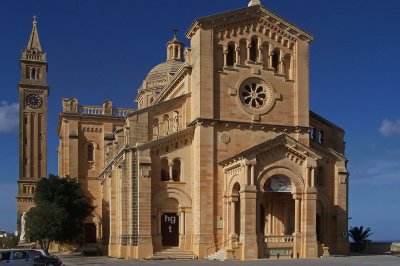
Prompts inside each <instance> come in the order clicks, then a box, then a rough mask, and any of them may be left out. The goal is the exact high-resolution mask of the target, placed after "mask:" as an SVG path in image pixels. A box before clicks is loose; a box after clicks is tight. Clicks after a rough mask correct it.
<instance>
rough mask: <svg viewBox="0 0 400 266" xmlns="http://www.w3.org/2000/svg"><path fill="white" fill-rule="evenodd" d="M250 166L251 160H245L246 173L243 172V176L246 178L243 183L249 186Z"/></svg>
mask: <svg viewBox="0 0 400 266" xmlns="http://www.w3.org/2000/svg"><path fill="white" fill-rule="evenodd" d="M249 166H250V162H249V161H247V160H245V162H244V173H243V178H244V182H243V184H245V185H246V186H248V185H249V183H250V182H249V181H250V180H249V179H250V177H249Z"/></svg>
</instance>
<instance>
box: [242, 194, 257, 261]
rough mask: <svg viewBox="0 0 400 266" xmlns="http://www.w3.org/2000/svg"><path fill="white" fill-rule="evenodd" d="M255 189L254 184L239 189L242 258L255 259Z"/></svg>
mask: <svg viewBox="0 0 400 266" xmlns="http://www.w3.org/2000/svg"><path fill="white" fill-rule="evenodd" d="M256 204H257V190H256V187H255V186H244V187H243V189H242V190H241V191H240V211H241V213H240V242H241V243H242V254H241V255H242V259H257V258H258V245H257V228H256V225H257V222H256V219H257V213H256V212H257V208H256Z"/></svg>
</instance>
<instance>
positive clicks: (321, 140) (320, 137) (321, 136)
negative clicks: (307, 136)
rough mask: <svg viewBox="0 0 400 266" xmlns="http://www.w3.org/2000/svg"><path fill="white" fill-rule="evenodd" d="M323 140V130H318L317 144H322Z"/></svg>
mask: <svg viewBox="0 0 400 266" xmlns="http://www.w3.org/2000/svg"><path fill="white" fill-rule="evenodd" d="M324 141H325V139H324V132H323V131H320V132H318V144H324Z"/></svg>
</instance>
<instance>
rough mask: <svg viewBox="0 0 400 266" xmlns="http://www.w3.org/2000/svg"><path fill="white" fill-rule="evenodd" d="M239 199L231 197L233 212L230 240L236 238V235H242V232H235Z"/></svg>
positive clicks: (231, 212)
mask: <svg viewBox="0 0 400 266" xmlns="http://www.w3.org/2000/svg"><path fill="white" fill-rule="evenodd" d="M238 200H239V199H238V197H234V196H232V197H231V202H230V207H231V211H230V214H231V215H230V229H231V231H230V236H229V237H230V238H233V237H235V236H237V234H236V233H240V232H236V231H235V210H236V203H237V202H238Z"/></svg>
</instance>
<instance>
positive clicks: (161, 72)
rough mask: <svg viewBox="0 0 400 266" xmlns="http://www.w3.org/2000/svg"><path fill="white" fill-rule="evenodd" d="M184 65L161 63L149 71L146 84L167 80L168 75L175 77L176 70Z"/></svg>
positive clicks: (178, 62) (174, 62)
mask: <svg viewBox="0 0 400 266" xmlns="http://www.w3.org/2000/svg"><path fill="white" fill-rule="evenodd" d="M183 64H184V62H182V61H178V60H169V61H167V62H164V63H161V64H159V65H157V66H155V67H154V68H153V69H152V70H150V72H149V74H148V75H147V77H146V81H147V82H148V83H151V82H155V81H163V80H165V81H166V80H167V77H168V75H175V73H176V72H177V71H178V69H179V68H180V67H181V66H182V65H183Z"/></svg>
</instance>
